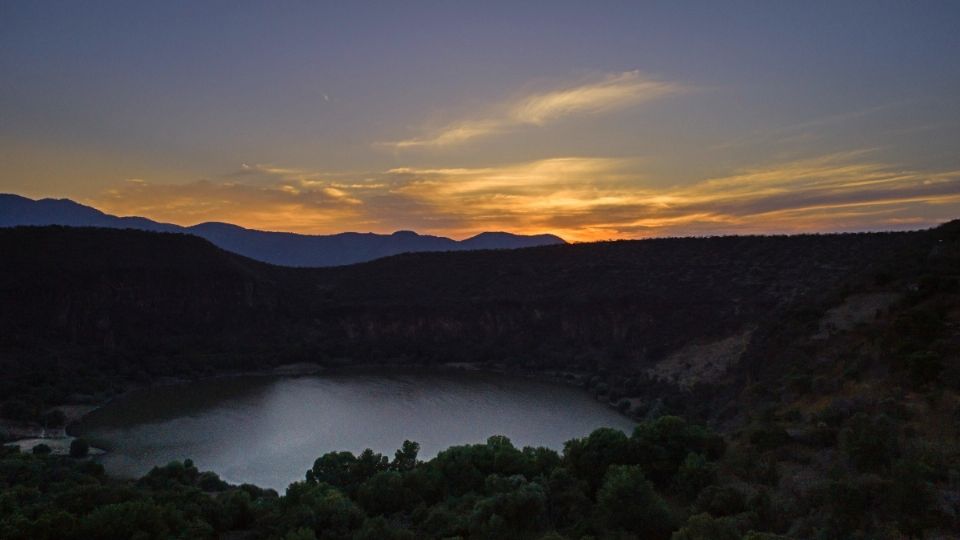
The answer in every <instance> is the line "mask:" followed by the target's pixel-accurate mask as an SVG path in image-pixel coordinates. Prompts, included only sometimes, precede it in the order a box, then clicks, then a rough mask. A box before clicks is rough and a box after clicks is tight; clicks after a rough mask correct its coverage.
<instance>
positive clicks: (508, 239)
mask: <svg viewBox="0 0 960 540" xmlns="http://www.w3.org/2000/svg"><path fill="white" fill-rule="evenodd" d="M23 225H33V226H41V225H65V226H72V227H106V228H111V229H138V230H143V231H153V232H179V233H187V234H192V235H195V236H199V237H201V238H205V239H207V240H209V241H210V242H212V243H213V244H214V245H216V246H218V247H221V248H223V249H226V250H228V251H232V252H234V253H238V254H240V255H243V256H245V257H250V258H251V259H255V260H258V261H263V262H268V263H271V264H278V265H284V266H338V265H344V264H353V263H358V262H364V261H369V260H372V259H378V258H380V257H387V256H389V255H396V254H398V253H412V252H420V251H464V250H475V249H515V248H523V247H531V246H540V245H550V244H562V243H564V241H563V239H561V238H559V237H557V236H554V235H551V234H543V235H534V236H524V235H517V234H511V233H506V232H485V233H481V234H478V235H476V236H473V237H470V238H467V239H465V240H453V239H450V238H446V237H442V236H430V235H422V234H417V233H415V232H412V231H397V232H395V233H393V234H375V233H356V232H345V233H340V234H331V235H305V234H294V233H285V232H271V231H258V230H254V229H246V228H243V227H239V226H237V225H232V224H229V223H218V222H209V223H200V224H198V225H193V226H190V227H182V226H179V225H174V224H171V223H160V222H157V221H153V220H150V219H147V218H143V217H119V216H114V215H110V214H106V213H104V212H101V211H100V210H97V209H96V208H91V207H89V206H84V205H82V204H79V203H77V202H74V201H71V200H69V199H39V200H33V199H28V198H26V197H21V196H19V195H11V194H0V227H15V226H23Z"/></svg>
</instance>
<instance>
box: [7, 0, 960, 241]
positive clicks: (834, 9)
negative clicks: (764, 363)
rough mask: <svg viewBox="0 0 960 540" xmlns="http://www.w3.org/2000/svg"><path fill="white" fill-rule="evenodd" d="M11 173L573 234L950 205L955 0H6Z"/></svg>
mask: <svg viewBox="0 0 960 540" xmlns="http://www.w3.org/2000/svg"><path fill="white" fill-rule="evenodd" d="M0 74H2V75H0V192H8V193H17V194H21V195H25V196H28V197H33V198H38V197H57V198H61V197H66V198H71V199H74V200H77V201H79V202H82V203H84V204H89V205H92V206H95V207H97V208H99V209H101V210H104V211H106V212H109V213H114V214H120V215H141V216H146V217H149V218H152V219H156V220H160V221H167V222H173V223H178V224H183V225H190V224H195V223H199V222H203V221H226V222H232V223H237V224H239V225H243V226H246V227H252V228H262V229H269V230H282V231H294V232H304V233H331V232H342V231H373V232H392V231H395V230H398V229H412V230H416V231H418V232H422V233H432V234H443V235H449V236H452V237H455V238H462V237H465V236H469V235H471V234H474V233H477V232H480V231H485V230H505V231H512V232H518V233H546V232H549V233H555V234H558V235H560V236H562V237H564V238H566V239H568V240H572V241H586V240H597V239H609V238H639V237H647V236H664V235H689V234H698V235H700V234H729V233H741V232H800V231H835V230H878V229H903V228H920V227H926V226H930V225H933V224H936V223H939V222H942V221H945V220H948V219H952V218H958V217H960V2H956V1H948V2H921V1H918V2H904V1H898V2H841V1H830V2H813V1H810V2H807V1H804V2H766V1H756V2H733V1H731V2H586V1H584V2H560V1H555V2H515V1H514V2H503V3H493V2H383V3H370V2H359V1H358V2H335V3H334V2H330V3H321V2H262V3H256V2H214V1H200V2H40V1H37V2H34V1H23V2H15V1H10V0H0Z"/></svg>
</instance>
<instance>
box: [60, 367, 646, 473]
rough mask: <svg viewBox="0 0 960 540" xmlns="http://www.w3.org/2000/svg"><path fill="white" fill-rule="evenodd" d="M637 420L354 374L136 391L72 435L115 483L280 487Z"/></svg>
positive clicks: (565, 396) (423, 375)
mask: <svg viewBox="0 0 960 540" xmlns="http://www.w3.org/2000/svg"><path fill="white" fill-rule="evenodd" d="M599 427H615V428H619V429H623V430H624V431H629V430H631V429H632V427H633V423H632V422H631V421H630V420H628V419H627V418H625V417H623V416H621V415H619V414H617V413H616V412H615V411H613V410H611V409H610V408H608V407H606V406H605V405H603V404H601V403H598V402H596V401H595V400H593V398H592V397H590V396H589V395H588V394H587V393H586V392H583V391H582V390H579V389H576V388H572V387H567V386H562V385H558V384H551V383H544V382H540V381H535V380H530V379H525V378H521V377H515V376H511V375H500V374H493V373H485V372H474V371H441V372H435V371H434V372H426V371H416V370H404V371H388V372H386V373H383V372H381V373H378V374H371V373H367V372H349V373H335V374H324V375H320V376H311V377H297V378H291V377H257V376H249V377H230V378H218V379H209V380H204V381H198V382H193V383H188V384H184V385H176V386H162V387H156V388H149V389H144V390H140V391H136V392H133V393H131V394H129V395H127V396H124V397H123V398H121V399H118V400H115V401H113V402H111V403H109V404H108V405H106V406H104V407H102V408H100V409H98V410H96V411H94V412H93V413H91V414H90V415H89V416H87V417H86V418H85V419H84V421H83V422H82V423H81V424H79V425H78V426H76V428H75V429H74V430H73V431H74V432H75V433H76V434H78V435H81V436H84V437H87V438H89V439H90V440H91V441H92V442H93V443H94V444H95V445H96V444H101V445H105V446H106V447H108V448H109V449H110V452H109V453H108V454H107V455H105V456H103V457H102V458H100V459H101V461H102V463H103V464H104V466H105V467H106V468H107V470H108V471H109V472H110V473H112V474H116V475H123V476H139V475H142V474H144V473H145V472H147V471H148V470H149V469H150V468H151V467H152V466H154V465H162V464H164V463H167V462H169V461H171V460H174V459H184V458H192V459H193V460H194V462H195V463H196V464H197V466H198V467H200V469H201V470H212V471H215V472H217V473H218V474H220V476H221V477H222V478H224V479H225V480H227V481H228V482H231V483H242V482H249V483H253V484H257V485H259V486H263V487H272V488H275V489H278V490H281V491H282V490H283V489H284V488H285V487H286V486H287V485H288V484H289V483H290V482H292V481H295V480H299V479H301V478H302V477H303V474H304V472H305V471H306V470H307V469H308V468H309V467H310V466H311V465H312V464H313V461H314V459H316V458H317V457H318V456H320V455H321V454H323V453H325V452H330V451H334V450H350V451H352V452H354V453H357V452H360V451H361V450H363V449H364V448H372V449H373V450H375V451H377V452H381V453H383V454H384V455H387V456H389V457H392V456H393V452H394V451H395V450H396V449H397V448H399V447H400V445H401V443H402V442H403V441H404V439H410V440H413V441H417V442H419V443H420V445H421V454H420V456H421V458H422V459H426V458H430V457H433V456H435V455H436V453H437V452H438V451H440V450H443V449H444V448H447V447H448V446H451V445H456V444H466V443H476V442H482V441H484V440H486V438H487V437H489V436H490V435H495V434H502V435H506V436H508V437H509V438H510V439H511V440H512V441H513V443H514V444H515V445H516V446H517V447H521V446H547V447H550V448H554V449H556V450H560V449H562V447H563V443H564V442H565V441H567V440H569V439H571V438H574V437H582V436H584V435H587V434H589V433H590V432H591V431H593V430H594V429H596V428H599Z"/></svg>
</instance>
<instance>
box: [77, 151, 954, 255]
mask: <svg viewBox="0 0 960 540" xmlns="http://www.w3.org/2000/svg"><path fill="white" fill-rule="evenodd" d="M873 154H874V152H872V151H870V150H863V151H856V152H845V153H835V154H829V155H823V156H816V157H812V158H807V159H802V160H795V161H789V162H779V163H770V164H766V165H762V166H755V167H748V168H744V169H742V170H739V171H736V172H735V173H733V174H728V175H724V176H720V177H716V178H707V179H703V180H701V181H699V182H696V183H693V184H688V185H679V186H675V187H668V188H655V187H651V182H650V180H651V179H650V178H647V177H645V175H644V174H643V172H642V171H643V167H644V163H643V162H642V161H639V160H634V159H613V158H594V157H562V158H554V159H545V160H537V161H531V162H525V163H516V164H508V165H501V166H493V167H476V168H416V167H405V168H396V169H391V170H387V171H383V172H377V173H369V174H360V173H351V174H331V173H321V172H310V171H304V170H299V169H290V168H283V167H272V166H263V165H250V166H247V167H246V168H244V169H241V170H240V171H237V172H235V173H231V174H230V175H228V176H227V177H226V178H225V179H223V180H220V181H201V182H194V183H190V184H182V185H165V184H151V183H150V182H146V181H143V180H138V181H128V182H127V183H125V184H123V185H121V186H118V187H117V188H116V189H113V190H110V191H108V192H106V193H104V194H103V196H101V197H99V198H96V199H95V200H91V201H89V202H91V203H93V204H94V205H96V206H98V207H100V208H103V209H105V210H107V211H111V212H114V213H120V214H126V215H131V214H133V215H146V216H148V217H152V218H155V219H162V220H165V221H172V222H175V223H196V222H199V221H208V220H218V221H231V222H236V223H239V224H241V225H245V226H248V227H255V228H264V229H272V230H290V231H295V232H308V233H331V232H341V231H345V230H361V231H371V230H372V231H376V232H390V231H393V230H397V229H404V228H413V229H416V230H420V231H422V232H430V233H436V234H446V235H451V236H456V237H463V236H467V235H470V234H474V233H477V232H480V231H483V230H510V231H514V232H519V233H530V234H532V233H542V232H553V233H556V234H559V235H561V236H563V237H564V238H567V239H569V240H581V241H584V240H599V239H611V238H636V237H645V236H672V235H691V234H724V233H752V232H804V231H807V232H809V231H835V230H864V229H878V228H903V227H921V226H927V225H933V224H935V223H937V222H939V221H944V220H946V219H949V218H952V217H956V216H957V215H960V170H948V171H918V170H912V169H906V168H901V167H896V166H893V165H890V164H888V163H884V162H882V161H879V160H874V159H871V158H872V156H873ZM238 175H239V176H238ZM248 176H249V177H253V176H256V178H257V180H258V184H256V185H250V184H246V183H242V182H239V181H237V180H236V178H238V177H239V178H244V177H248Z"/></svg>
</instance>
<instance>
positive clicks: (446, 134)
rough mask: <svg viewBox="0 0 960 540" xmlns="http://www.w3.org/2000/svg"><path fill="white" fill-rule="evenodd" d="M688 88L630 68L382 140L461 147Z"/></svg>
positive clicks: (408, 145) (413, 145)
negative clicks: (423, 132)
mask: <svg viewBox="0 0 960 540" xmlns="http://www.w3.org/2000/svg"><path fill="white" fill-rule="evenodd" d="M683 89H684V87H683V86H681V85H679V84H676V83H671V82H664V81H659V80H655V79H651V78H646V77H644V76H642V75H641V74H640V72H639V71H627V72H624V73H618V74H613V75H607V76H605V77H603V78H601V79H599V80H594V81H590V82H582V83H580V84H577V85H573V86H567V87H564V88H560V89H555V90H550V91H546V92H540V93H534V94H531V95H528V96H525V97H522V98H519V99H516V100H513V101H510V102H507V103H503V104H500V105H499V106H498V107H494V108H493V109H494V110H495V112H493V113H490V114H488V115H486V116H482V117H479V118H474V119H467V120H462V121H459V122H455V123H453V124H449V125H447V126H444V127H442V128H440V129H438V130H434V131H431V132H429V133H428V134H426V135H423V136H419V137H413V138H409V139H403V140H399V141H392V142H387V143H383V144H384V145H385V146H388V147H391V148H394V149H398V150H399V149H405V148H417V147H443V146H450V145H456V144H460V143H464V142H466V141H469V140H471V139H477V138H480V137H485V136H488V135H492V134H495V133H501V132H506V131H510V130H513V129H516V128H518V127H521V126H543V125H545V124H547V123H549V122H552V121H555V120H559V119H561V118H563V117H566V116H572V115H578V114H595V113H602V112H607V111H612V110H617V109H622V108H626V107H630V106H633V105H637V104H639V103H642V102H645V101H649V100H652V99H655V98H659V97H663V96H667V95H670V94H676V93H678V92H680V91H682V90H683Z"/></svg>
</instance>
